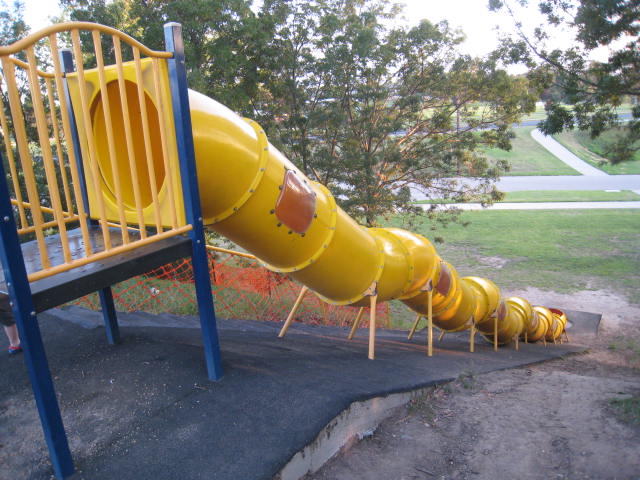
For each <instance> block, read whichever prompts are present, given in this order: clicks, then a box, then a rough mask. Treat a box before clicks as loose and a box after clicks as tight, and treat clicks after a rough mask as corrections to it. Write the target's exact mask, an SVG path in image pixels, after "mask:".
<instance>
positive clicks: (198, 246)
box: [164, 22, 222, 380]
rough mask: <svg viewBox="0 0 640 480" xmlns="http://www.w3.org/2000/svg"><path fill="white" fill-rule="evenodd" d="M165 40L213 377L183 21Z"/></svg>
mask: <svg viewBox="0 0 640 480" xmlns="http://www.w3.org/2000/svg"><path fill="white" fill-rule="evenodd" d="M164 41H165V45H166V48H167V51H169V52H171V53H173V58H171V59H169V60H167V64H168V67H169V82H170V85H171V102H172V105H173V118H174V124H175V125H174V126H175V133H176V142H177V146H178V156H179V159H180V177H181V181H182V193H183V195H184V206H185V213H186V217H187V222H188V223H189V224H191V225H193V230H191V232H190V236H191V240H192V245H193V252H192V256H191V260H192V263H193V276H194V282H195V287H196V297H197V300H198V311H199V313H200V325H201V328H202V341H203V343H204V353H205V359H206V362H207V371H208V374H209V378H210V379H211V380H219V379H221V378H222V358H221V356H220V344H219V340H218V330H217V327H216V314H215V309H214V306H213V295H212V294H211V279H210V277H209V265H208V262H207V250H206V244H205V239H204V226H203V223H202V208H201V206H200V194H199V192H198V177H197V172H196V163H195V153H194V147H193V133H192V130H191V113H190V111H189V94H188V92H187V71H186V68H185V58H184V43H183V41H182V26H181V25H180V24H179V23H173V22H172V23H167V24H165V26H164Z"/></svg>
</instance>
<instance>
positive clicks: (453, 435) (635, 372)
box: [305, 289, 640, 480]
mask: <svg viewBox="0 0 640 480" xmlns="http://www.w3.org/2000/svg"><path fill="white" fill-rule="evenodd" d="M509 294H511V295H522V296H524V297H526V298H529V299H531V300H532V302H533V303H537V304H547V305H551V306H553V305H555V306H566V308H571V309H573V310H582V311H589V312H598V313H600V312H604V315H603V320H602V323H601V325H600V331H599V334H598V336H597V337H593V336H585V337H582V338H580V337H576V338H571V340H572V341H573V342H576V343H582V344H586V345H589V347H590V350H589V352H588V353H586V354H581V355H573V356H570V357H567V358H564V359H559V360H555V361H551V362H546V363H542V364H537V365H532V366H529V367H526V368H518V369H513V370H505V371H499V372H492V373H489V374H484V375H475V374H474V373H473V372H467V373H465V375H462V376H461V377H460V378H458V380H457V381H455V382H452V383H449V384H445V385H440V386H437V387H434V388H433V389H431V390H430V391H429V393H428V394H426V395H425V396H423V397H421V398H419V399H418V400H416V401H414V402H412V403H411V404H409V405H407V406H406V407H401V408H400V409H398V411H397V412H396V413H395V415H393V416H392V417H390V418H388V419H387V420H386V421H384V422H383V423H382V424H381V425H380V426H379V428H378V429H377V430H376V431H375V432H373V434H372V435H371V436H369V437H366V438H364V439H363V440H361V441H360V442H358V443H356V444H355V445H352V446H351V447H350V448H348V449H343V451H342V452H340V453H339V454H338V455H336V456H335V457H334V458H333V459H331V460H330V461H329V462H327V464H325V465H324V466H323V467H322V468H321V469H320V470H319V471H318V472H316V473H315V474H313V475H307V477H305V480H329V479H331V480H333V479H336V480H338V479H339V480H359V479H362V480H364V479H367V480H371V479H385V480H409V479H474V480H482V479H492V480H493V479H640V425H630V424H627V423H623V422H622V421H620V420H619V419H618V418H617V417H616V415H615V414H614V412H613V409H612V407H611V405H610V401H611V400H612V399H617V398H620V399H623V398H628V397H630V396H631V395H638V394H639V393H640V328H638V327H639V326H640V307H639V306H637V305H630V304H628V303H627V302H626V300H625V299H624V298H622V297H620V296H618V295H616V294H615V293H611V292H603V291H593V292H592V291H587V292H582V293H579V294H572V295H562V294H554V293H550V292H544V291H541V290H537V289H528V290H527V291H522V292H515V291H514V292H509ZM569 306H571V307H569Z"/></svg>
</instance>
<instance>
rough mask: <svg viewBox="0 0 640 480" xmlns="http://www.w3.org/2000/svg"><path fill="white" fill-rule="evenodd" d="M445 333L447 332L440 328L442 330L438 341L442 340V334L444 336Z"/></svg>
mask: <svg viewBox="0 0 640 480" xmlns="http://www.w3.org/2000/svg"><path fill="white" fill-rule="evenodd" d="M446 333H447V332H445V331H444V330H442V331H441V332H440V336H439V337H438V341H439V342H441V341H442V339H443V338H444V336H445V334H446Z"/></svg>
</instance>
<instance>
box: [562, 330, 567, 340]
mask: <svg viewBox="0 0 640 480" xmlns="http://www.w3.org/2000/svg"><path fill="white" fill-rule="evenodd" d="M562 333H564V338H566V339H567V343H569V334H568V333H567V331H566V330H564V331H563V332H562Z"/></svg>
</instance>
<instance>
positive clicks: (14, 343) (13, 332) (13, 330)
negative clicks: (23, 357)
mask: <svg viewBox="0 0 640 480" xmlns="http://www.w3.org/2000/svg"><path fill="white" fill-rule="evenodd" d="M4 332H5V333H6V334H7V337H9V353H10V354H14V353H20V352H21V351H22V347H20V337H19V336H18V327H16V324H15V323H14V324H13V325H11V326H9V327H6V326H5V327H4Z"/></svg>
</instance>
